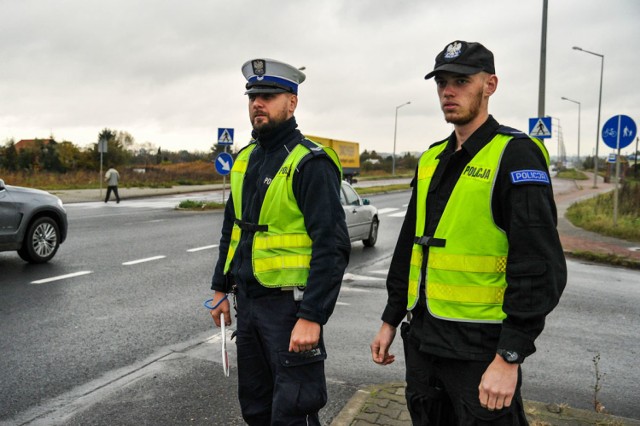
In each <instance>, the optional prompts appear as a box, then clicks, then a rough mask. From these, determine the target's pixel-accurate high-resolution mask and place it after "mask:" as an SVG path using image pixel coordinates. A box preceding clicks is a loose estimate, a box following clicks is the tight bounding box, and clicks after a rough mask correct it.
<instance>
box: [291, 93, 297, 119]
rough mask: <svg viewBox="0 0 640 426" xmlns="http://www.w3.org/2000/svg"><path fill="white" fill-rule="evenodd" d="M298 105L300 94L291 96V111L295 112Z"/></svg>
mask: <svg viewBox="0 0 640 426" xmlns="http://www.w3.org/2000/svg"><path fill="white" fill-rule="evenodd" d="M297 107H298V95H291V96H289V112H290V113H291V114H293V113H294V111H295V110H296V108H297Z"/></svg>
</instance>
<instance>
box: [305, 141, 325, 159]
mask: <svg viewBox="0 0 640 426" xmlns="http://www.w3.org/2000/svg"><path fill="white" fill-rule="evenodd" d="M300 144H301V145H302V146H304V147H306V148H308V149H309V151H311V154H312V155H313V156H317V155H327V153H326V152H324V149H322V146H320V144H318V143H317V142H314V141H312V140H311V139H307V138H302V140H301V141H300Z"/></svg>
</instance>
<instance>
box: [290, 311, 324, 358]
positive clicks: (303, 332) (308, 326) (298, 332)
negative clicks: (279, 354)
mask: <svg viewBox="0 0 640 426" xmlns="http://www.w3.org/2000/svg"><path fill="white" fill-rule="evenodd" d="M321 328H322V327H320V324H318V323H317V322H313V321H309V320H306V319H304V318H298V321H297V322H296V325H295V326H294V327H293V330H292V331H291V339H290V340H289V352H304V351H310V350H311V349H313V348H315V347H316V346H318V343H319V342H320V330H321Z"/></svg>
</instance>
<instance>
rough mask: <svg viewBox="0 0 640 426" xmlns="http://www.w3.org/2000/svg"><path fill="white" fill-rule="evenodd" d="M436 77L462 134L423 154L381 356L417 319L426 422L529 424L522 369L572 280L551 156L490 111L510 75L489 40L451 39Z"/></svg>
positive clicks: (413, 391) (396, 261)
mask: <svg viewBox="0 0 640 426" xmlns="http://www.w3.org/2000/svg"><path fill="white" fill-rule="evenodd" d="M432 77H433V78H434V79H435V82H436V87H437V92H438V97H439V100H440V107H441V109H442V112H443V113H444V118H445V120H446V121H447V122H448V123H451V124H453V126H454V131H453V133H451V135H449V137H447V138H446V139H444V140H442V141H440V142H436V143H434V144H433V145H431V146H430V147H429V149H428V150H427V151H425V152H424V153H423V154H422V156H421V157H420V160H419V163H418V168H417V172H416V176H415V178H414V180H413V182H412V187H413V192H412V196H411V200H410V203H409V207H408V209H407V214H406V217H405V221H404V224H403V226H402V229H401V231H400V236H399V238H398V242H397V245H396V249H395V252H394V255H393V258H392V261H391V266H390V269H389V275H388V277H387V292H388V301H387V306H386V308H385V310H384V312H383V314H382V321H383V323H382V326H381V328H380V330H379V332H378V334H377V335H376V337H375V338H374V340H373V342H372V344H371V352H372V357H373V360H374V362H376V363H378V364H381V365H386V364H389V363H391V362H393V361H394V356H393V355H391V354H390V353H389V348H390V346H391V343H392V342H393V340H394V337H395V333H396V328H397V327H398V326H399V325H400V323H401V322H402V320H403V318H404V317H405V316H407V318H408V319H409V322H404V323H403V324H402V327H401V335H402V338H403V342H404V351H405V360H406V381H407V389H406V399H407V405H408V408H409V412H410V414H411V418H412V421H413V424H414V425H427V424H429V425H431V424H433V425H449V424H451V425H454V424H458V425H478V424H483V425H484V424H486V425H488V424H491V425H522V424H527V419H526V417H525V414H524V410H523V404H522V398H521V395H520V386H521V378H522V376H521V368H520V364H522V362H523V361H524V360H525V358H526V357H528V356H529V355H531V354H532V353H533V352H535V350H536V348H535V345H534V341H535V339H536V338H537V337H538V335H539V334H540V333H541V332H542V329H543V328H544V323H545V317H546V316H547V315H548V314H549V312H551V310H552V309H553V308H554V307H555V306H556V304H557V303H558V301H559V299H560V295H561V294H562V291H563V289H564V287H565V284H566V278H567V275H566V274H567V273H566V265H565V259H564V255H563V251H562V247H561V245H560V240H559V237H558V233H557V230H556V224H557V215H556V206H555V203H554V199H553V191H552V188H551V181H550V179H549V174H548V166H549V154H548V153H547V150H546V148H545V147H544V145H543V144H542V143H541V142H540V141H539V140H537V139H532V138H529V137H528V136H527V135H526V134H524V133H522V132H519V131H517V130H514V129H511V128H508V127H505V126H502V125H500V124H498V122H497V121H496V120H495V119H494V118H493V117H492V116H491V115H489V112H488V103H489V97H490V96H492V95H493V93H494V92H495V90H496V88H497V86H498V79H497V77H496V75H495V69H494V59H493V54H492V53H491V52H490V51H489V50H488V49H487V48H485V47H484V46H483V45H482V44H480V43H472V42H465V41H460V40H457V41H454V42H452V43H449V44H448V45H447V46H446V47H445V48H444V50H443V51H442V52H441V53H440V54H438V56H437V57H436V61H435V67H434V69H433V71H431V72H429V73H428V74H427V75H426V77H425V78H426V79H430V78H432ZM407 312H410V314H409V315H407Z"/></svg>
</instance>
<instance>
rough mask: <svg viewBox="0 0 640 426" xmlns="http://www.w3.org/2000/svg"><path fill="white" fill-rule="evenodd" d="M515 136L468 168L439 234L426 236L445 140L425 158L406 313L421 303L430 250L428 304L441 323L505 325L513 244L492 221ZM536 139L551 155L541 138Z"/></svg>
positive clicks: (502, 138)
mask: <svg viewBox="0 0 640 426" xmlns="http://www.w3.org/2000/svg"><path fill="white" fill-rule="evenodd" d="M512 138H513V136H512V135H505V134H497V135H496V136H495V137H494V138H493V139H492V140H491V141H490V142H489V143H488V144H487V145H485V146H484V147H483V148H482V149H481V150H480V151H479V152H478V153H477V154H476V155H475V156H474V157H473V158H472V159H471V161H470V162H469V164H467V166H466V167H465V168H464V170H463V172H462V174H461V175H460V178H459V179H458V182H457V183H456V185H455V187H454V189H453V191H452V193H451V196H450V198H449V201H448V202H447V205H446V207H445V209H444V212H443V214H442V218H441V219H440V222H439V223H438V226H437V227H436V230H435V232H434V235H432V236H425V235H424V227H425V221H426V205H427V203H428V202H429V199H428V191H429V184H430V183H431V178H432V177H433V174H434V172H435V170H436V166H437V165H438V162H439V160H438V158H437V157H438V155H439V154H440V153H441V152H442V151H444V149H445V148H446V146H447V144H448V142H447V141H444V142H443V143H440V144H438V145H436V146H434V147H432V148H431V149H429V150H428V151H426V152H425V153H424V154H422V156H421V157H420V160H419V162H418V175H417V198H416V207H417V213H416V233H415V235H416V238H415V240H414V241H415V242H414V244H413V247H412V252H411V265H410V268H409V288H408V301H407V309H408V310H411V309H413V308H414V307H415V305H416V303H417V302H418V292H419V289H420V284H421V279H422V274H421V269H422V263H423V255H424V251H423V250H425V248H426V249H428V260H427V270H426V283H425V284H426V285H425V289H426V300H427V307H428V309H429V312H430V313H431V314H432V315H433V316H434V317H436V318H441V319H446V320H452V321H465V322H482V323H500V322H502V320H503V319H504V318H505V317H506V315H505V313H504V312H503V311H502V302H503V300H504V293H505V290H506V287H507V281H506V265H507V253H508V249H509V246H508V241H507V236H506V235H505V233H504V231H503V230H501V229H500V228H498V226H497V225H496V224H495V222H494V220H493V214H492V209H491V199H492V192H493V187H494V183H495V180H496V176H497V174H498V168H499V166H500V159H501V158H502V153H503V151H504V149H505V148H506V146H507V144H508V143H509V141H510V140H511V139H512ZM532 140H533V141H534V142H535V143H536V144H537V145H538V147H539V148H540V150H541V151H542V152H543V154H544V156H545V159H546V162H547V165H548V164H549V154H548V153H547V150H546V148H545V147H544V145H543V144H542V143H541V142H540V141H539V140H537V139H534V138H532Z"/></svg>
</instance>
